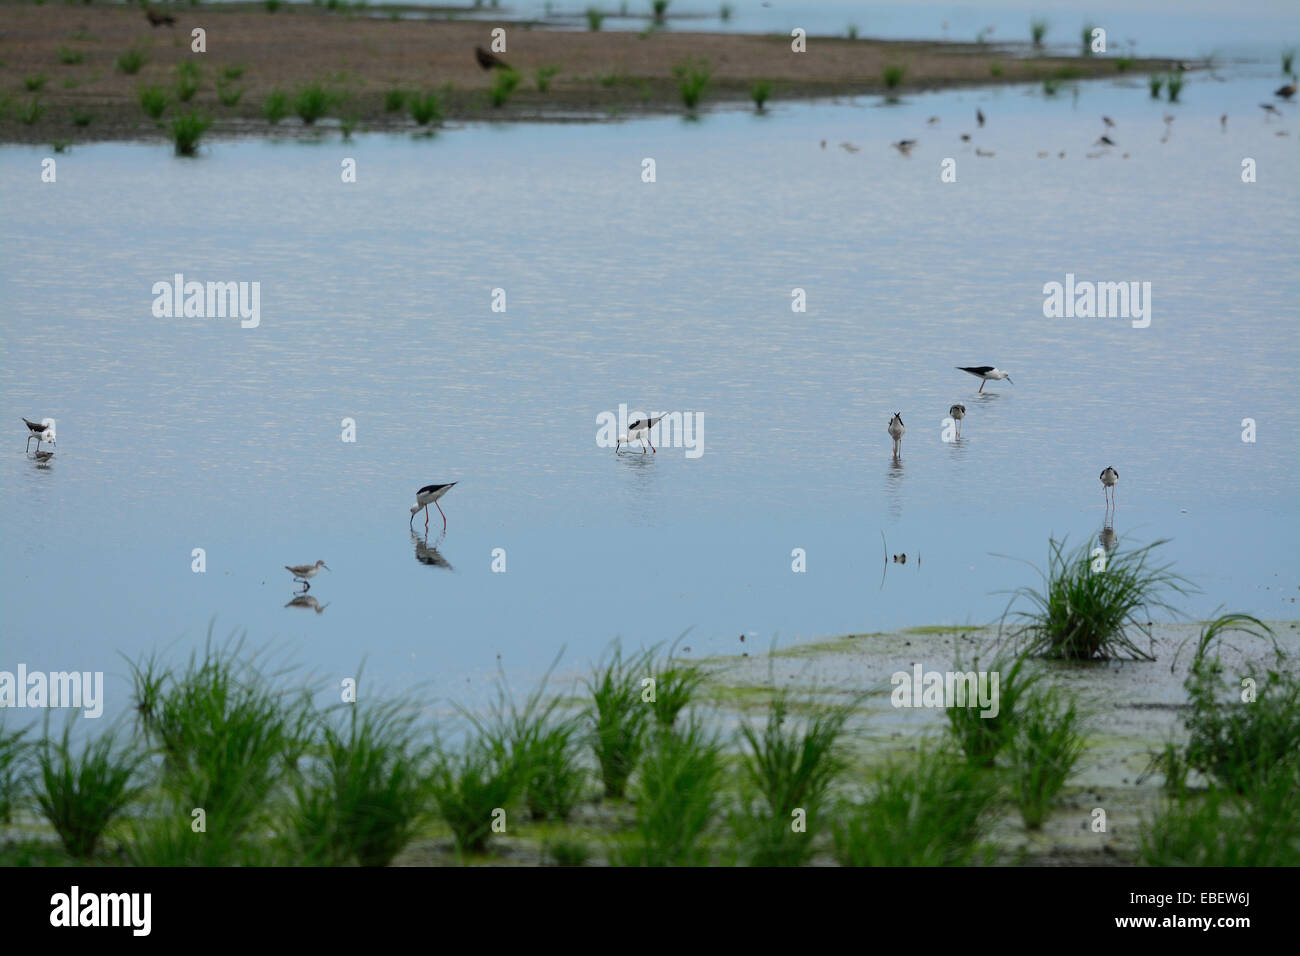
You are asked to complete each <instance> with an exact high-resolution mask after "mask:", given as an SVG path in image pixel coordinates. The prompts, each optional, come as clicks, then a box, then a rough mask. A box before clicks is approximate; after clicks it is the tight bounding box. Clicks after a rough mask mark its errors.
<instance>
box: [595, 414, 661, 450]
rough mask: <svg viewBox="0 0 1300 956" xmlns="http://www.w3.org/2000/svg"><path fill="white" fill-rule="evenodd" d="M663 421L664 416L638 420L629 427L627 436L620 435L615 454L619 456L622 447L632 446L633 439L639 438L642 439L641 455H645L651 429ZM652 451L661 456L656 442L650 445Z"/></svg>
mask: <svg viewBox="0 0 1300 956" xmlns="http://www.w3.org/2000/svg"><path fill="white" fill-rule="evenodd" d="M662 419H663V416H662V415H660V416H659V417H658V418H638V419H637V420H636V421H634V422H633V423H632V424H631V425H628V426H627V434H626V435H619V436H618V441H616V442H615V443H614V454H616V455H617V454H618V450H619V448H620V447H621V446H623V445H630V444H632V441H633V439H637V438H639V439H641V454H643V455H644V454H645V444H646V442H647V441H648V440H649V437H650V429H652V428H654V427H655V426H656V425H658V424H659V422H660V421H661V420H662ZM607 447H608V446H607ZM650 450H651V451H652V452H655V454H656V455H657V454H659V453H658V452H657V451H655V446H654V442H651V443H650Z"/></svg>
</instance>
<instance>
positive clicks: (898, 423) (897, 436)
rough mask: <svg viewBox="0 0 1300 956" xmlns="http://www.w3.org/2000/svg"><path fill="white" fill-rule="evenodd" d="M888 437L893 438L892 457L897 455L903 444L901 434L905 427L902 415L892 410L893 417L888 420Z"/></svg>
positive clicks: (903, 432)
mask: <svg viewBox="0 0 1300 956" xmlns="http://www.w3.org/2000/svg"><path fill="white" fill-rule="evenodd" d="M888 430H889V437H890V438H892V439H894V457H895V458H897V457H898V452H899V449H900V448H901V446H902V444H903V435H904V434H906V432H907V429H906V428H904V427H903V416H902V415H900V414H899V413H898V412H894V417H893V418H891V419H890V420H889V429H888Z"/></svg>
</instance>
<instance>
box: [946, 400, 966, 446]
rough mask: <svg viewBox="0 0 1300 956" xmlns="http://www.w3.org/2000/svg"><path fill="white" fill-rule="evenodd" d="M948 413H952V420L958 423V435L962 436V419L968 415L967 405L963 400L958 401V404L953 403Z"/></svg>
mask: <svg viewBox="0 0 1300 956" xmlns="http://www.w3.org/2000/svg"><path fill="white" fill-rule="evenodd" d="M948 414H949V415H951V416H952V420H953V421H955V422H956V423H957V437H958V438H960V437H961V420H962V419H963V418H965V417H966V406H965V405H963V404H962V403H961V402H958V403H957V404H956V405H953V406H951V407H950V408H949V409H948Z"/></svg>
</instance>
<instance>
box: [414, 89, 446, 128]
mask: <svg viewBox="0 0 1300 956" xmlns="http://www.w3.org/2000/svg"><path fill="white" fill-rule="evenodd" d="M410 106H411V118H412V119H413V120H415V121H416V122H417V123H419V124H420V125H421V126H428V125H429V123H431V122H432V121H434V120H440V119H442V104H441V103H440V102H439V100H438V96H437V94H435V93H423V94H421V93H413V94H411V98H410Z"/></svg>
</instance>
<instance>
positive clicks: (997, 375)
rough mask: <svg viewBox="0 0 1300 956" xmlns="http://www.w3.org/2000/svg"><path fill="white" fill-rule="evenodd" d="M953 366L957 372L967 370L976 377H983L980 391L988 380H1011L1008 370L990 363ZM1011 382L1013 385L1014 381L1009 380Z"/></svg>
mask: <svg viewBox="0 0 1300 956" xmlns="http://www.w3.org/2000/svg"><path fill="white" fill-rule="evenodd" d="M953 368H955V369H957V370H958V371H959V372H969V373H970V374H971V375H974V376H975V377H976V378H982V379H984V381H983V382H981V383H980V391H981V392H982V391H984V386H985V385H986V384H987V383H989V382H1000V381H1002V380H1003V379H1004V378H1005V379H1006V380H1007V381H1008V382H1011V373H1010V372H1003V371H1002V370H1000V369H997V368H994V367H993V366H992V365H970V366H967V365H954V366H953ZM1011 384H1012V385H1015V384H1016V383H1015V382H1011Z"/></svg>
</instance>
